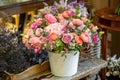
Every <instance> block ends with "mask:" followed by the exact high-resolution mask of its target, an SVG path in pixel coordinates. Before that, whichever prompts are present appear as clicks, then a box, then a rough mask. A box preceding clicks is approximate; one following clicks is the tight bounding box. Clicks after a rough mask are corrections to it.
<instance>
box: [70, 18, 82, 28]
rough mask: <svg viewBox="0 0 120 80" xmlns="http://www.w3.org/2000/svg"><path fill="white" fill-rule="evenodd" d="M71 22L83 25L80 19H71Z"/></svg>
mask: <svg viewBox="0 0 120 80" xmlns="http://www.w3.org/2000/svg"><path fill="white" fill-rule="evenodd" d="M72 23H73V24H74V25H77V26H80V25H83V21H81V20H80V19H73V20H72Z"/></svg>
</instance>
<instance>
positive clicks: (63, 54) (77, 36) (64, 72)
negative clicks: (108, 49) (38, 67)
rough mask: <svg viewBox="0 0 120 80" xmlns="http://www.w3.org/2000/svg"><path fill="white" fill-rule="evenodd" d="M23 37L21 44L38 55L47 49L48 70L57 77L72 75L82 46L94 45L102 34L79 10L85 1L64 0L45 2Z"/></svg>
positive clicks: (75, 70)
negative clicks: (71, 0)
mask: <svg viewBox="0 0 120 80" xmlns="http://www.w3.org/2000/svg"><path fill="white" fill-rule="evenodd" d="M45 5H46V6H45V8H43V9H40V10H39V11H38V14H37V15H36V16H35V19H34V20H33V21H31V23H29V26H30V28H29V29H28V32H27V33H26V34H21V35H22V36H24V40H23V42H24V44H25V46H26V47H27V48H28V49H34V51H35V52H36V53H38V54H41V50H47V51H48V54H49V61H50V66H51V72H52V73H53V74H54V75H56V76H72V75H74V74H75V73H76V72H77V66H78V59H79V53H80V50H81V49H85V48H88V47H90V46H94V45H96V44H97V42H98V41H99V37H100V35H101V34H99V32H98V27H97V26H95V25H94V24H92V21H91V20H90V19H88V18H87V16H86V15H85V13H83V12H82V11H81V10H82V9H83V8H84V3H81V2H80V3H78V2H77V0H75V1H74V2H71V3H69V4H67V0H60V3H57V2H55V3H54V5H53V6H48V5H47V4H46V3H45Z"/></svg>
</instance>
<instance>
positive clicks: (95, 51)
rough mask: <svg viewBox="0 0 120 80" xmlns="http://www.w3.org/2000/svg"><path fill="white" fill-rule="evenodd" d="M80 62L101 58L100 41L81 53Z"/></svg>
mask: <svg viewBox="0 0 120 80" xmlns="http://www.w3.org/2000/svg"><path fill="white" fill-rule="evenodd" d="M81 56H82V58H81V57H80V61H84V60H86V59H91V58H100V56H101V41H100V40H99V41H98V43H97V44H96V45H95V46H91V47H90V48H88V49H85V50H82V51H81Z"/></svg>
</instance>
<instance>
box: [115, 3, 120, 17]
mask: <svg viewBox="0 0 120 80" xmlns="http://www.w3.org/2000/svg"><path fill="white" fill-rule="evenodd" d="M115 14H116V15H118V16H120V5H118V7H117V8H116V9H115Z"/></svg>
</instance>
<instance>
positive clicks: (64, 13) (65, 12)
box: [62, 10, 71, 18]
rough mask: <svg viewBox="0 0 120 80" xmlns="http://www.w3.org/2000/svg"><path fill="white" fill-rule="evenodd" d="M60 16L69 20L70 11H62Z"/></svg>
mask: <svg viewBox="0 0 120 80" xmlns="http://www.w3.org/2000/svg"><path fill="white" fill-rule="evenodd" d="M62 16H63V17H65V18H69V17H70V16H71V11H69V10H68V11H64V12H63V13H62Z"/></svg>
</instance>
